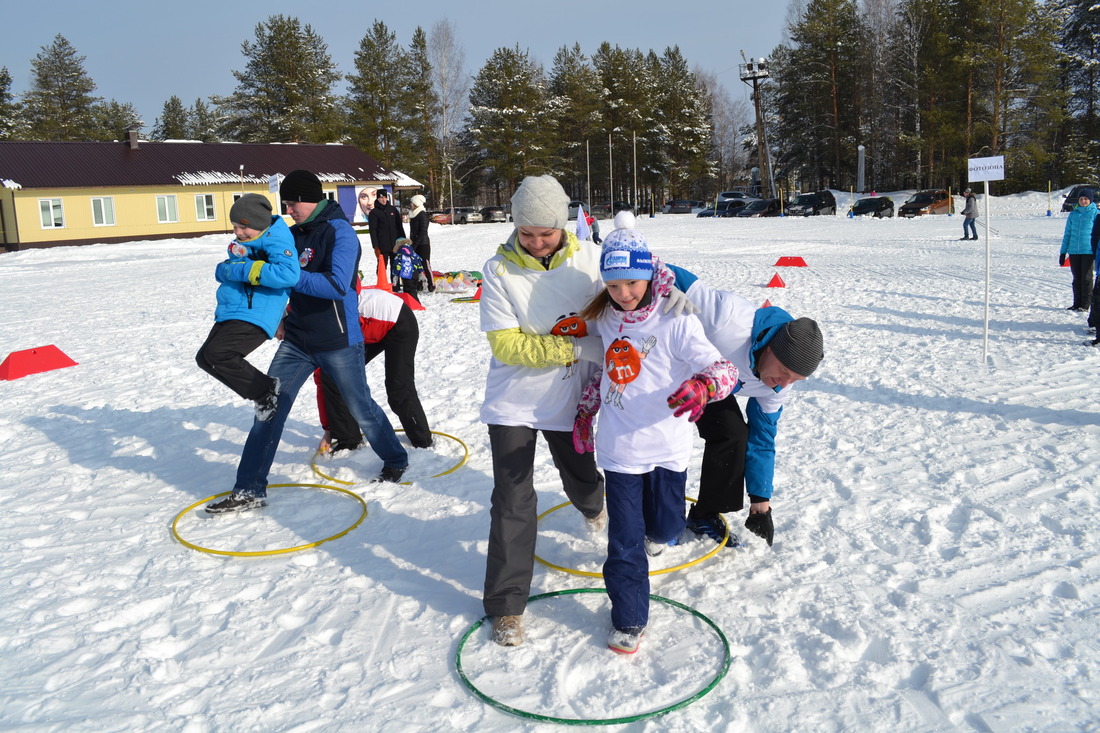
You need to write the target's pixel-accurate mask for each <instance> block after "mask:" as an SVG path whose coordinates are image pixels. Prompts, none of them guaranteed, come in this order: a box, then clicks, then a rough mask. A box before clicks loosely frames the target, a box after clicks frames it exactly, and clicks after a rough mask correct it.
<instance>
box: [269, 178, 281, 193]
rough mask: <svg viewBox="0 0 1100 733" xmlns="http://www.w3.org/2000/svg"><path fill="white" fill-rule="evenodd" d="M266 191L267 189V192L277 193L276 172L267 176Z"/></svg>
mask: <svg viewBox="0 0 1100 733" xmlns="http://www.w3.org/2000/svg"><path fill="white" fill-rule="evenodd" d="M267 191H268V193H279V174H278V173H276V174H275V175H273V176H268V179H267Z"/></svg>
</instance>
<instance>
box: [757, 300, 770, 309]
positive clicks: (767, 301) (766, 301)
mask: <svg viewBox="0 0 1100 733" xmlns="http://www.w3.org/2000/svg"><path fill="white" fill-rule="evenodd" d="M760 307H761V308H771V307H772V302H771V300H770V299H769V300H765V301H764V305H762V306H760Z"/></svg>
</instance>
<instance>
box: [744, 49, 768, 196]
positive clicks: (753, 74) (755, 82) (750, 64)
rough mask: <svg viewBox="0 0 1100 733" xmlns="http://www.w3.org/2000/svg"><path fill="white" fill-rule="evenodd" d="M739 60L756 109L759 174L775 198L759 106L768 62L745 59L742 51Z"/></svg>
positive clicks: (765, 136)
mask: <svg viewBox="0 0 1100 733" xmlns="http://www.w3.org/2000/svg"><path fill="white" fill-rule="evenodd" d="M741 59H742V60H744V62H745V63H743V64H740V65H739V67H738V68H739V69H740V71H741V81H743V82H745V83H746V84H750V85H751V86H752V102H753V106H754V107H755V108H756V148H757V151H758V152H759V153H760V174H761V177H762V179H763V180H764V181H765V182H766V185H768V186H770V187H771V196H772V198H777V195H776V191H775V179H774V178H773V177H772V165H771V152H770V151H769V150H768V137H767V133H766V131H765V130H764V113H763V109H762V107H761V104H760V80H761V79H767V78H768V77H769V76H771V72H770V71H768V60H767V59H751V60H749V59H746V58H745V52H744V51H742V52H741Z"/></svg>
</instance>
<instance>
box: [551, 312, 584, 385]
mask: <svg viewBox="0 0 1100 733" xmlns="http://www.w3.org/2000/svg"><path fill="white" fill-rule="evenodd" d="M550 335H551V336H572V337H573V338H584V337H585V336H587V335H588V324H586V323H585V322H584V320H583V319H582V318H581V317H580V316H578V315H577V314H576V313H570V314H569V315H566V316H558V322H557V323H555V324H554V327H553V328H551V329H550ZM576 365H577V362H575V361H571V362H569V363H568V364H566V365H565V376H564V377H562V379H569V378H570V377H572V376H573V373H574V371H575V370H576Z"/></svg>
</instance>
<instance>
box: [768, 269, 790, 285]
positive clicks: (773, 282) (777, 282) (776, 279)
mask: <svg viewBox="0 0 1100 733" xmlns="http://www.w3.org/2000/svg"><path fill="white" fill-rule="evenodd" d="M766 287H769V288H785V287H787V283H785V282H783V278H781V277H779V273H778V272H777V273H775V274H774V275H772V279H771V280H769V281H768V284H767V286H766Z"/></svg>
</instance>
